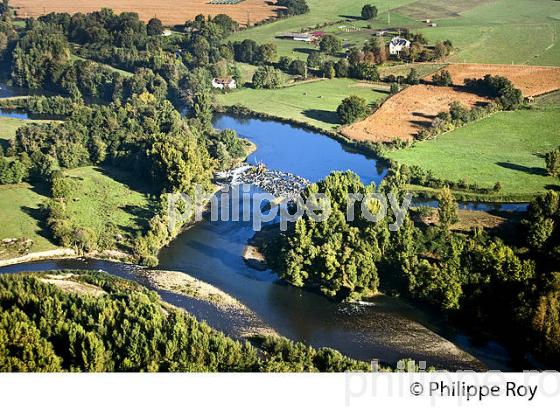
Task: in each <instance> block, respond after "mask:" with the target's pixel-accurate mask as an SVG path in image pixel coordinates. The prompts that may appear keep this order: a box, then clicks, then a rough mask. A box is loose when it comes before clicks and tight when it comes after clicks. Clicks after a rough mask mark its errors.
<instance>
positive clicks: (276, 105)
mask: <svg viewBox="0 0 560 410" xmlns="http://www.w3.org/2000/svg"><path fill="white" fill-rule="evenodd" d="M379 87H380V86H376V85H374V84H370V83H365V82H358V81H355V80H350V79H342V78H337V79H334V80H318V81H313V82H307V83H305V82H304V83H299V84H297V85H291V86H286V87H283V88H280V89H276V90H255V89H252V88H244V89H240V90H237V91H233V92H230V93H226V94H219V95H217V96H216V102H217V103H218V105H222V106H231V105H238V104H240V105H243V106H245V107H247V108H250V109H251V110H253V111H256V112H259V113H263V114H268V115H273V116H277V117H282V118H285V119H288V120H290V119H293V120H297V121H300V122H305V123H307V124H310V125H313V126H316V127H320V128H322V129H325V130H332V129H333V128H336V127H338V126H339V125H340V124H339V122H338V116H337V113H336V109H337V107H338V106H339V105H340V103H341V102H342V100H343V99H344V98H346V97H348V96H350V95H357V96H360V97H362V98H364V99H365V100H366V101H368V102H369V103H373V102H375V101H378V100H380V99H382V98H383V97H385V96H386V95H387V93H386V92H383V91H378V89H379Z"/></svg>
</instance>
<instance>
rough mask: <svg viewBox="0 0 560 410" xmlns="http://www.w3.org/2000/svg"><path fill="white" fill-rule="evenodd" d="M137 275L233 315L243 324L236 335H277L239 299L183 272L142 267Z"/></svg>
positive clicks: (158, 286)
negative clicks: (144, 268)
mask: <svg viewBox="0 0 560 410" xmlns="http://www.w3.org/2000/svg"><path fill="white" fill-rule="evenodd" d="M137 275H138V276H139V277H141V278H143V279H144V280H146V282H147V283H148V284H149V285H150V286H151V287H154V288H157V289H159V290H164V291H168V292H172V293H175V294H179V295H184V296H188V297H191V298H194V299H197V300H200V301H204V302H207V303H209V304H211V305H213V306H214V307H215V308H216V309H218V310H219V311H221V312H222V313H223V314H226V315H229V316H233V317H235V318H236V320H237V321H239V322H241V323H242V327H241V328H240V329H238V332H239V334H238V335H237V336H239V337H242V338H245V339H249V338H251V337H257V336H261V337H267V336H272V337H278V336H279V334H278V332H276V330H274V329H273V328H272V327H271V326H269V325H268V324H266V323H265V322H263V321H262V320H261V319H260V318H259V317H258V316H257V315H256V314H255V313H254V312H253V311H252V310H251V309H249V308H248V307H247V306H245V305H244V304H242V303H241V302H239V300H237V299H235V298H234V297H232V296H231V295H229V294H227V293H225V292H223V291H222V290H220V289H218V288H216V287H215V286H212V285H210V284H209V283H206V282H204V281H202V280H200V279H196V278H194V277H192V276H190V275H188V274H186V273H184V272H176V271H164V270H141V271H138V272H137Z"/></svg>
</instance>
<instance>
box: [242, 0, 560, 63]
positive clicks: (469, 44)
mask: <svg viewBox="0 0 560 410" xmlns="http://www.w3.org/2000/svg"><path fill="white" fill-rule="evenodd" d="M308 3H309V6H310V8H311V11H310V13H309V14H307V15H305V16H297V17H292V18H289V19H284V20H280V21H277V22H274V23H272V24H266V25H263V26H259V27H254V28H251V29H249V30H248V31H242V32H239V33H236V34H235V35H234V36H233V37H232V40H242V39H245V38H252V39H254V40H256V41H257V42H259V43H269V42H272V43H275V44H276V45H277V47H278V51H279V54H280V55H287V56H291V57H294V58H295V57H297V58H305V57H306V56H307V54H309V52H310V51H312V50H316V49H317V47H316V46H314V45H312V44H305V43H301V42H297V41H292V40H280V39H277V38H275V36H276V35H278V34H280V33H282V32H297V31H303V30H306V29H309V28H313V27H315V26H316V25H319V24H320V25H322V27H321V30H323V31H326V32H329V33H333V34H336V35H337V36H338V37H339V38H340V39H341V40H342V41H343V43H346V44H348V45H350V46H355V47H361V46H362V45H363V43H364V42H365V41H367V40H369V39H371V38H372V35H373V32H374V31H375V30H377V29H386V28H398V27H401V28H408V29H411V30H412V31H414V32H421V33H423V34H424V35H425V36H426V38H427V39H428V40H429V42H430V43H435V42H437V41H443V40H447V39H449V40H451V41H452V42H453V44H454V46H455V47H456V51H455V53H454V54H453V55H452V56H451V57H450V58H449V61H451V62H457V63H459V62H460V63H463V62H472V63H492V64H512V63H514V64H530V65H560V2H558V1H552V0H453V1H447V0H418V1H411V0H397V1H387V0H385V1H378V2H373V3H375V5H376V6H377V7H378V9H379V11H380V13H379V15H378V17H377V18H376V19H375V20H373V21H371V22H369V21H363V20H361V19H359V14H360V10H361V7H362V6H363V4H366V3H372V2H371V1H367V0H366V1H364V0H358V1H355V2H354V1H351V0H344V1H336V0H326V1H320V0H308ZM428 18H429V19H431V20H432V21H433V22H435V23H436V24H437V27H429V26H428V25H427V24H426V23H424V22H423V20H425V19H428ZM326 23H331V24H326ZM342 26H347V27H345V28H344V29H341V28H340V27H342Z"/></svg>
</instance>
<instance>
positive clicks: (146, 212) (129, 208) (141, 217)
mask: <svg viewBox="0 0 560 410" xmlns="http://www.w3.org/2000/svg"><path fill="white" fill-rule="evenodd" d="M119 209H121V210H123V211H124V212H126V213H127V214H129V215H131V216H132V221H133V226H126V225H119V226H118V228H119V230H121V231H123V232H126V233H127V234H129V235H130V236H134V235H135V234H136V233H137V232H138V228H140V230H145V229H147V228H148V223H149V221H150V219H151V218H152V217H153V216H154V214H155V207H154V205H153V204H150V205H149V206H148V207H146V208H144V207H140V206H137V205H124V206H121V207H119Z"/></svg>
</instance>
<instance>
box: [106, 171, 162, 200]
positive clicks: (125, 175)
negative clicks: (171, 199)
mask: <svg viewBox="0 0 560 410" xmlns="http://www.w3.org/2000/svg"><path fill="white" fill-rule="evenodd" d="M95 169H96V170H97V171H99V172H101V173H102V174H103V175H105V176H107V177H109V178H111V179H114V180H115V181H117V182H120V183H121V184H124V185H126V186H127V187H128V188H129V189H131V190H133V191H137V192H140V193H143V194H156V193H157V192H156V190H155V188H154V186H153V185H152V184H151V183H150V182H149V181H147V177H145V176H143V175H142V176H140V175H139V173H138V172H132V171H131V172H129V171H123V170H121V169H118V168H115V167H111V166H103V167H96V168H95Z"/></svg>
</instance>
